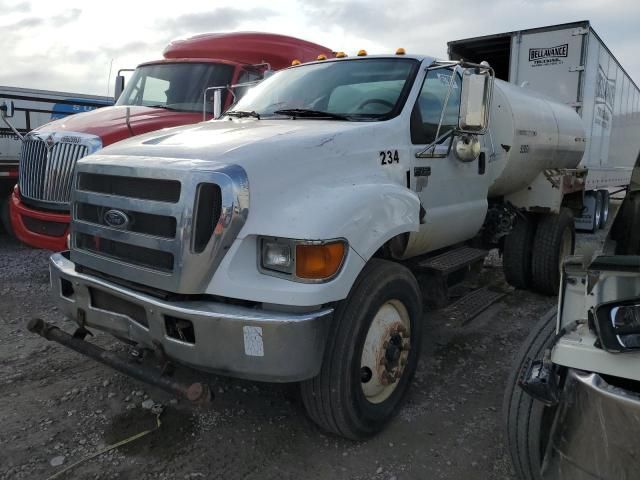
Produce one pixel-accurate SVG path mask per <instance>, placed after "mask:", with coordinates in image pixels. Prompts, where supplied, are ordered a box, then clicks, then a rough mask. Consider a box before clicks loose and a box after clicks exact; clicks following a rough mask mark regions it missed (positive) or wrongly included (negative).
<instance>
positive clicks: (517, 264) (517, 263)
mask: <svg viewBox="0 0 640 480" xmlns="http://www.w3.org/2000/svg"><path fill="white" fill-rule="evenodd" d="M523 215H524V216H519V217H518V219H517V220H516V224H515V225H514V227H513V230H512V231H511V233H510V234H509V235H507V236H506V237H505V239H504V250H503V253H502V270H503V271H504V277H505V279H506V280H507V282H508V283H509V285H511V286H513V287H515V288H528V287H529V285H530V284H531V251H532V248H533V236H534V234H535V232H536V218H535V217H534V216H533V215H531V214H523Z"/></svg>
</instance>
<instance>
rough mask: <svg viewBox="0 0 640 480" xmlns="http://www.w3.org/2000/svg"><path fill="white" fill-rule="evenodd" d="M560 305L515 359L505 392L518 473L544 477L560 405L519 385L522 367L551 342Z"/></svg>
mask: <svg viewBox="0 0 640 480" xmlns="http://www.w3.org/2000/svg"><path fill="white" fill-rule="evenodd" d="M556 317H557V308H556V307H554V308H552V309H551V310H549V311H548V312H547V313H546V314H545V315H544V316H543V317H542V318H541V319H540V320H539V322H538V323H537V324H536V325H535V326H534V327H533V329H532V330H531V333H530V334H529V337H528V338H527V340H526V341H525V343H524V345H523V346H522V348H521V349H520V351H519V352H518V353H517V355H516V358H515V359H514V360H515V361H514V368H513V370H512V371H511V374H510V375H509V380H508V382H507V388H506V391H505V395H504V403H503V408H502V412H503V419H504V425H505V430H506V439H507V449H508V450H509V453H510V455H511V462H512V463H513V468H514V469H515V471H516V476H517V477H518V478H520V479H522V480H540V478H541V476H540V467H541V466H542V459H543V457H544V452H545V449H546V447H547V442H548V440H549V435H550V433H551V425H552V423H553V418H554V415H555V411H556V409H555V408H554V407H547V406H545V405H544V404H542V403H541V402H539V401H537V400H534V399H533V398H532V397H531V396H529V395H527V394H526V393H525V392H524V390H522V389H521V388H520V387H519V386H518V377H519V375H520V371H521V370H522V368H523V367H524V365H525V362H528V361H529V359H540V358H542V357H543V354H544V351H545V350H546V349H547V348H549V347H550V346H551V343H552V341H553V337H554V335H555V328H556Z"/></svg>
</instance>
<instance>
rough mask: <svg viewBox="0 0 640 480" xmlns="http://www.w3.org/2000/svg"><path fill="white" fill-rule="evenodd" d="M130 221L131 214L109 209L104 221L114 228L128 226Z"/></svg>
mask: <svg viewBox="0 0 640 480" xmlns="http://www.w3.org/2000/svg"><path fill="white" fill-rule="evenodd" d="M130 221H131V220H130V219H129V215H127V214H126V213H124V212H123V211H121V210H107V211H106V212H105V214H104V223H106V224H107V225H109V226H110V227H113V228H126V226H127V225H129V222H130Z"/></svg>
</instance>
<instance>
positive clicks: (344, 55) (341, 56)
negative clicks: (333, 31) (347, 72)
mask: <svg viewBox="0 0 640 480" xmlns="http://www.w3.org/2000/svg"><path fill="white" fill-rule="evenodd" d="M346 56H347V54H346V53H344V52H337V53H336V58H345V57H346Z"/></svg>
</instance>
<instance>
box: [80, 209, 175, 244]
mask: <svg viewBox="0 0 640 480" xmlns="http://www.w3.org/2000/svg"><path fill="white" fill-rule="evenodd" d="M75 209H76V218H77V219H78V220H82V221H84V222H88V223H94V224H96V225H103V226H106V227H108V226H109V225H108V224H107V222H106V220H105V214H106V213H107V212H108V211H109V208H108V207H102V206H100V205H91V204H89V203H82V202H78V203H76V205H75ZM124 213H125V214H126V215H127V216H128V217H129V218H130V219H131V222H130V225H128V226H127V227H126V228H127V230H128V231H130V232H136V233H146V234H147V235H154V236H157V237H164V238H174V237H175V236H176V219H175V218H174V217H167V216H164V215H154V214H153V213H144V212H137V211H134V210H125V211H124Z"/></svg>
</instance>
